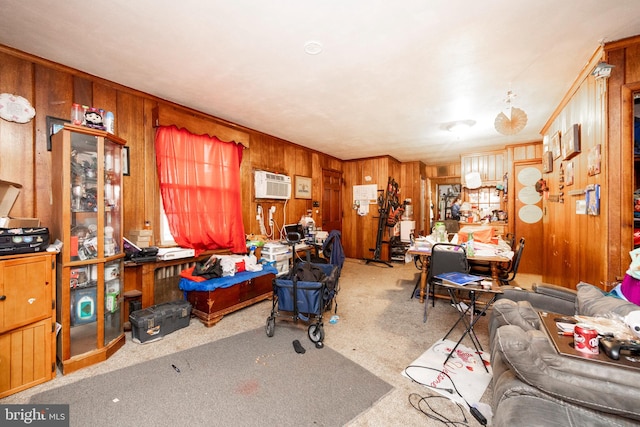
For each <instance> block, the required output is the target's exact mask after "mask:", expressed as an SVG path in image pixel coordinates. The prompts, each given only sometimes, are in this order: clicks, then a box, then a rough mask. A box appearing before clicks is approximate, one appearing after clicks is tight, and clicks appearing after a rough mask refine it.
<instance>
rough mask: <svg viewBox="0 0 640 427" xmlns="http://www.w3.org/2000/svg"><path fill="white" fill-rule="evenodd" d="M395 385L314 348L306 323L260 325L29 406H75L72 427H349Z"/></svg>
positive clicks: (37, 398) (38, 398) (48, 394)
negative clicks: (270, 329)
mask: <svg viewBox="0 0 640 427" xmlns="http://www.w3.org/2000/svg"><path fill="white" fill-rule="evenodd" d="M295 339H298V340H299V341H300V343H301V344H302V346H303V347H304V348H305V349H306V352H305V353H304V354H298V353H296V352H295V350H294V348H293V345H292V342H293V340H295ZM145 345H153V343H150V344H145ZM174 367H175V368H174ZM391 389H392V386H391V385H389V384H388V383H387V382H385V381H383V380H381V379H380V378H378V377H376V376H375V375H373V374H372V373H371V372H369V371H367V370H366V369H364V368H363V367H361V366H360V365H357V364H356V363H354V362H352V361H350V360H349V359H347V358H345V357H344V356H342V355H341V354H339V353H338V352H336V351H334V350H332V349H330V348H328V347H327V346H325V347H324V348H322V349H316V348H315V346H314V345H313V343H312V342H311V341H309V339H308V338H307V337H306V328H303V326H301V325H298V326H296V325H293V324H290V323H289V322H276V330H275V335H274V336H273V337H272V338H269V337H267V336H266V334H265V331H264V328H258V329H256V330H252V331H249V332H245V333H241V334H238V335H234V336H231V337H228V338H224V339H221V340H218V341H214V342H212V343H209V344H205V345H201V346H199V347H195V348H192V349H189V350H184V351H181V352H178V353H175V354H171V355H168V356H163V357H160V358H158V359H154V360H151V361H148V362H144V363H140V364H137V365H133V366H130V367H127V368H123V369H120V370H117V371H113V372H109V373H106V374H102V375H99V376H95V377H91V378H87V379H84V380H81V381H78V382H75V383H72V384H68V385H65V386H62V387H58V388H54V389H51V390H48V391H45V392H43V393H40V394H37V395H34V396H33V397H32V398H31V403H37V404H55V403H67V404H69V405H70V418H71V426H84V425H88V424H94V425H113V426H177V425H190V426H204V425H211V426H214V425H215V426H222V425H225V426H231V425H233V426H264V425H280V426H310V425H314V426H341V425H344V424H345V423H348V422H349V421H350V420H352V419H353V418H354V417H356V416H357V415H358V414H360V413H361V412H363V411H365V410H366V409H367V408H369V407H370V406H372V405H373V404H374V403H375V402H377V401H378V400H379V399H380V398H381V397H383V396H384V395H385V394H386V393H388V392H389V391H391Z"/></svg>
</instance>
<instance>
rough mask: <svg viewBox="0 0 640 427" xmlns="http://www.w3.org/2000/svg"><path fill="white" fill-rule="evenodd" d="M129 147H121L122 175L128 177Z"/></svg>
mask: <svg viewBox="0 0 640 427" xmlns="http://www.w3.org/2000/svg"><path fill="white" fill-rule="evenodd" d="M130 174H131V172H130V171H129V147H122V175H124V176H129V175H130Z"/></svg>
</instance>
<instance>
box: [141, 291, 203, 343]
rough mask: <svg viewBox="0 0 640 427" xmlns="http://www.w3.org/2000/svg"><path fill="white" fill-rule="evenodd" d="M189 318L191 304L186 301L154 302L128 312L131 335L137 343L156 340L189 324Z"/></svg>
mask: <svg viewBox="0 0 640 427" xmlns="http://www.w3.org/2000/svg"><path fill="white" fill-rule="evenodd" d="M190 320H191V304H190V303H189V302H188V301H184V300H176V301H171V302H166V303H163V304H156V305H153V306H151V307H147V308H143V309H142V310H136V311H134V312H133V313H131V314H129V321H130V322H131V337H132V338H133V341H135V342H137V343H146V342H151V341H156V340H159V339H162V338H163V337H164V336H165V335H168V334H170V333H171V332H174V331H177V330H178V329H182V328H185V327H187V326H189V321H190Z"/></svg>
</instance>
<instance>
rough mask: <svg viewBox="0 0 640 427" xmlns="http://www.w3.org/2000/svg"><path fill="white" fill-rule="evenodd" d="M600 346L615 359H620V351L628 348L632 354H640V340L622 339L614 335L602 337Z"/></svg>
mask: <svg viewBox="0 0 640 427" xmlns="http://www.w3.org/2000/svg"><path fill="white" fill-rule="evenodd" d="M600 347H602V350H603V351H604V353H605V354H606V355H607V356H609V357H610V358H611V359H613V360H618V359H620V352H621V351H622V350H628V351H629V352H630V353H631V354H640V341H638V340H621V339H618V338H613V337H602V338H600Z"/></svg>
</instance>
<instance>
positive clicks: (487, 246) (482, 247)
mask: <svg viewBox="0 0 640 427" xmlns="http://www.w3.org/2000/svg"><path fill="white" fill-rule="evenodd" d="M473 248H474V250H475V251H474V252H475V254H474V255H475V256H477V257H492V256H501V257H505V258H509V259H513V255H514V252H513V251H512V250H511V248H510V247H509V246H508V245H506V246H503V245H494V244H491V243H480V242H474V244H473Z"/></svg>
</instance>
